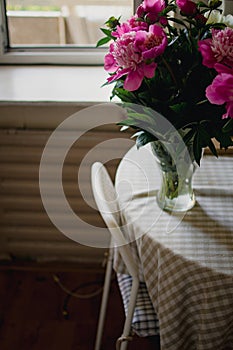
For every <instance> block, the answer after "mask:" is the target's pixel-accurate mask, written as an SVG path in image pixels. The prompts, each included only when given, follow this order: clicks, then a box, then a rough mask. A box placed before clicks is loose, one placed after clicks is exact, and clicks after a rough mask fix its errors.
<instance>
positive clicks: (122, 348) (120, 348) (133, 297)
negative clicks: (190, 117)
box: [116, 278, 139, 350]
mask: <svg viewBox="0 0 233 350" xmlns="http://www.w3.org/2000/svg"><path fill="white" fill-rule="evenodd" d="M138 288H139V280H138V278H133V283H132V288H131V293H130V299H129V304H128V310H127V315H126V318H125V324H124V329H123V333H122V335H121V337H120V338H118V339H117V342H116V350H126V349H127V347H128V341H129V340H132V337H131V336H130V332H131V325H132V319H133V314H134V309H135V305H136V301H137V295H138Z"/></svg>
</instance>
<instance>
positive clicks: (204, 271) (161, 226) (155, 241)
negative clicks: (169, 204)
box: [115, 147, 233, 350]
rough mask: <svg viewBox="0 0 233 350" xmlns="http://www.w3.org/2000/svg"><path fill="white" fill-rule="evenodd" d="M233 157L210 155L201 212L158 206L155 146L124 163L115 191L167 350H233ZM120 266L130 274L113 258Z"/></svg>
mask: <svg viewBox="0 0 233 350" xmlns="http://www.w3.org/2000/svg"><path fill="white" fill-rule="evenodd" d="M232 173H233V156H232V155H230V156H220V157H219V158H218V159H216V158H215V157H213V156H204V159H203V160H202V163H201V167H200V169H198V170H197V172H196V174H195V177H194V190H195V194H196V201H197V202H196V205H195V207H194V208H193V209H192V210H190V211H189V212H187V213H186V214H184V213H183V214H169V213H168V212H164V211H162V210H161V209H159V208H158V206H157V203H156V191H157V189H158V188H159V182H160V179H159V174H158V172H157V170H156V163H155V161H154V159H153V155H152V153H151V152H150V148H149V147H144V148H142V149H140V150H139V151H138V150H136V148H133V149H131V150H130V151H129V152H128V153H127V154H126V156H125V157H124V159H123V160H122V161H121V163H120V166H119V168H118V171H117V175H116V184H115V185H116V189H117V192H118V194H119V203H120V207H121V209H122V220H123V223H124V224H125V226H124V230H125V234H126V235H127V237H128V240H129V242H130V245H131V248H132V250H133V254H134V256H135V257H136V258H135V259H136V260H137V261H138V266H139V268H140V278H141V280H144V281H145V283H146V285H147V289H148V292H149V295H150V298H151V300H152V303H153V306H154V308H155V311H156V313H157V315H158V319H159V325H160V339H161V349H162V350H186V349H187V350H194V349H195V350H209V349H211V350H215V349H216V350H230V349H233V176H232ZM115 269H116V271H118V272H124V273H125V272H126V271H125V267H124V265H123V264H122V261H121V260H120V259H119V257H118V256H116V258H115Z"/></svg>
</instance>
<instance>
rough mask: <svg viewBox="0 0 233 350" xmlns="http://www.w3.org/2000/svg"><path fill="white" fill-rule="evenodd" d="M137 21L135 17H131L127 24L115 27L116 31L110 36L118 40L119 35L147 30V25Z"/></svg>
mask: <svg viewBox="0 0 233 350" xmlns="http://www.w3.org/2000/svg"><path fill="white" fill-rule="evenodd" d="M137 19H138V17H137V16H132V17H131V18H130V19H129V20H128V21H127V22H124V23H122V24H121V25H119V26H117V29H116V31H114V32H112V36H114V37H116V38H119V37H120V36H121V35H123V34H125V33H129V32H131V31H135V32H137V31H138V30H147V29H148V24H147V23H145V22H142V21H138V20H137Z"/></svg>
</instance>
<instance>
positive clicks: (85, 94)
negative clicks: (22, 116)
mask: <svg viewBox="0 0 233 350" xmlns="http://www.w3.org/2000/svg"><path fill="white" fill-rule="evenodd" d="M106 78H107V73H106V72H105V71H104V68H103V67H102V66H101V67H94V66H90V67H88V66H86V67H81V66H79V67H76V66H43V65H42V66H4V65H3V66H0V103H4V104H5V103H10V104H12V103H20V102H22V103H32V102H65V103H69V102H72V103H77V104H79V103H80V104H83V103H84V104H87V103H91V104H93V103H100V102H109V100H110V96H111V90H112V87H113V86H112V85H110V86H104V87H101V85H102V84H104V83H105V81H106Z"/></svg>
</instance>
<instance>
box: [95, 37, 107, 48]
mask: <svg viewBox="0 0 233 350" xmlns="http://www.w3.org/2000/svg"><path fill="white" fill-rule="evenodd" d="M110 40H111V38H109V37H105V38H102V39H100V40H99V41H98V42H97V44H96V47H99V46H102V45H104V44H107V43H108V42H109V41H110Z"/></svg>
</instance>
